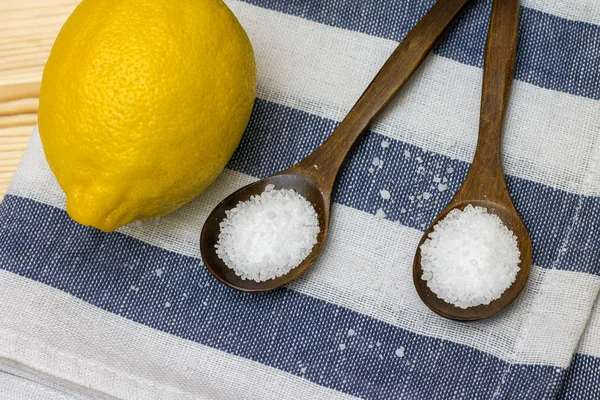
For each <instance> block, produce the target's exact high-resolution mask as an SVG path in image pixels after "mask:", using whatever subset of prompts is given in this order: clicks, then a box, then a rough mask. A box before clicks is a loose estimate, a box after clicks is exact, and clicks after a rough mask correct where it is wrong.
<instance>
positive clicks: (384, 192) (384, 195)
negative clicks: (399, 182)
mask: <svg viewBox="0 0 600 400" xmlns="http://www.w3.org/2000/svg"><path fill="white" fill-rule="evenodd" d="M379 194H380V195H381V198H382V199H384V200H389V199H390V197H392V195H391V194H390V192H389V191H387V190H386V189H382V190H380V191H379Z"/></svg>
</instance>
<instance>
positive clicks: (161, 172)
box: [39, 0, 256, 231]
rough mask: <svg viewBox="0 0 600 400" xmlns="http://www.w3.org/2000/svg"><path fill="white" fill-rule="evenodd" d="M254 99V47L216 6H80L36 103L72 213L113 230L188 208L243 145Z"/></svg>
mask: <svg viewBox="0 0 600 400" xmlns="http://www.w3.org/2000/svg"><path fill="white" fill-rule="evenodd" d="M255 92H256V70H255V63H254V54H253V52H252V46H251V45H250V41H249V40H248V37H247V35H246V33H245V32H244V29H243V28H242V26H241V25H240V24H239V22H238V21H237V19H236V18H235V16H234V15H233V14H232V12H231V11H230V10H229V9H228V8H227V7H226V6H225V4H223V2H222V1H221V0H169V1H164V0H84V1H83V2H82V3H81V4H80V5H79V6H78V7H77V8H76V9H75V11H74V12H73V14H72V15H71V16H70V17H69V19H68V20H67V22H66V23H65V25H64V26H63V28H62V29H61V31H60V33H59V35H58V37H57V39H56V42H55V43H54V46H53V48H52V52H51V53H50V57H49V59H48V63H47V64H46V67H45V69H44V75H43V78H42V87H41V92H40V104H39V130H40V136H41V140H42V145H43V147H44V152H45V154H46V158H47V160H48V164H49V165H50V168H51V169H52V171H53V172H54V174H55V175H56V178H57V180H58V183H59V184H60V186H61V188H62V189H63V190H64V191H65V193H66V196H67V212H68V213H69V215H70V216H71V218H73V219H74V220H75V221H77V222H79V223H81V224H84V225H90V226H94V227H96V228H99V229H102V230H103V231H112V230H114V229H117V228H118V227H120V226H122V225H125V224H127V223H129V222H132V221H134V220H137V219H147V218H152V217H156V216H160V215H164V214H166V213H169V212H171V211H173V210H175V209H177V208H178V207H180V206H182V205H183V204H185V203H186V202H188V201H189V200H191V199H193V198H194V197H195V196H197V195H198V194H199V193H201V192H202V191H203V190H204V189H205V188H206V187H207V186H208V185H209V184H210V183H211V182H212V181H213V180H214V179H215V178H216V177H217V175H218V174H219V172H220V171H221V170H222V169H223V167H224V166H225V164H226V163H227V161H228V160H229V158H230V157H231V155H232V153H233V151H234V150H235V148H236V146H237V145H238V143H239V141H240V138H241V136H242V133H243V131H244V129H245V127H246V125H247V123H248V120H249V118H250V113H251V111H252V105H253V102H254V96H255Z"/></svg>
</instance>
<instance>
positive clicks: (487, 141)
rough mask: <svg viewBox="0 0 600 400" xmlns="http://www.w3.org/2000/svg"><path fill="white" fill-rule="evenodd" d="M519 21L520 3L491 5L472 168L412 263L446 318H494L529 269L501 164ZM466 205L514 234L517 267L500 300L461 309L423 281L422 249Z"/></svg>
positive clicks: (526, 242)
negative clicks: (487, 214)
mask: <svg viewBox="0 0 600 400" xmlns="http://www.w3.org/2000/svg"><path fill="white" fill-rule="evenodd" d="M518 20H519V1H518V0H494V5H493V9H492V16H491V20H490V26H489V30H488V37H487V44H486V50H485V62H484V68H483V91H482V96H481V116H480V122H479V138H478V141H477V149H476V150H475V156H474V158H473V163H472V165H471V168H470V169H469V173H468V174H467V177H466V178H465V181H464V183H463V184H462V186H461V187H460V189H459V190H458V192H457V193H456V195H455V196H454V198H453V199H452V200H451V201H450V203H448V205H447V206H446V208H445V209H444V210H443V211H442V212H441V213H440V214H439V215H438V216H437V217H436V219H435V220H434V221H433V222H432V223H431V225H430V226H429V228H427V231H425V234H424V235H423V237H422V238H421V241H420V242H419V247H418V248H417V252H416V256H415V260H414V264H413V280H414V283H415V287H416V289H417V292H418V293H419V296H420V297H421V300H423V302H424V303H425V304H426V305H427V306H428V307H429V308H430V309H431V310H433V311H434V312H436V313H437V314H439V315H441V316H443V317H446V318H450V319H455V320H460V321H471V320H477V319H482V318H486V317H489V316H491V315H494V314H496V313H497V312H499V311H500V310H502V309H503V308H505V307H506V306H508V305H509V304H510V303H511V302H512V301H513V300H514V299H515V298H516V297H517V296H518V295H519V293H521V291H522V290H523V287H524V286H525V282H526V281H527V277H528V275H529V269H530V267H531V239H530V238H529V234H528V233H527V229H526V228H525V225H523V222H522V221H521V218H519V214H518V213H517V210H516V209H515V207H514V205H513V203H512V201H511V199H510V195H509V194H508V190H507V189H506V183H505V182H504V174H503V173H502V166H501V163H500V158H501V152H500V137H501V134H502V119H503V117H504V110H505V108H506V103H507V101H508V96H509V92H510V86H511V82H512V79H513V72H514V64H515V51H516V43H517V28H518ZM468 204H472V205H473V206H479V207H485V208H486V209H487V210H488V211H489V212H491V213H493V214H496V215H497V216H498V217H500V219H501V220H502V222H503V223H504V224H505V225H506V226H507V227H508V228H509V229H510V230H512V231H513V233H514V234H515V236H516V237H517V240H518V247H519V250H520V252H521V262H520V265H519V267H520V270H519V272H518V273H517V277H516V280H515V282H514V283H513V284H512V285H511V286H510V287H509V288H508V289H507V290H506V291H505V292H504V293H503V294H502V296H501V297H500V298H499V299H497V300H494V301H492V302H491V303H490V304H487V305H479V306H476V307H469V308H467V309H462V308H459V307H456V306H454V305H452V304H449V303H446V302H445V301H444V300H442V299H440V298H438V297H437V296H436V295H435V294H434V293H433V292H432V291H431V290H430V289H429V287H428V286H427V282H426V281H424V280H423V279H421V276H422V275H423V271H422V269H421V245H422V244H423V242H424V241H425V239H427V237H428V235H429V234H430V233H431V231H432V230H433V227H434V226H435V224H437V223H438V221H440V220H441V219H443V218H444V217H446V215H447V214H448V213H449V212H450V211H451V210H453V209H455V208H458V209H461V210H462V209H464V208H465V207H466V206H467V205H468Z"/></svg>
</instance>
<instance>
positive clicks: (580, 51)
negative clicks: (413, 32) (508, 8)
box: [244, 0, 600, 100]
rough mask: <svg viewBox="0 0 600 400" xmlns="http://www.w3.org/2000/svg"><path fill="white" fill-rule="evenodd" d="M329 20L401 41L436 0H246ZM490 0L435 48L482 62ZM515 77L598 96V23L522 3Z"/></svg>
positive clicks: (469, 61)
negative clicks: (543, 10)
mask: <svg viewBox="0 0 600 400" xmlns="http://www.w3.org/2000/svg"><path fill="white" fill-rule="evenodd" d="M244 1H246V2H247V3H250V4H253V5H256V6H260V7H263V8H268V9H271V10H276V11H280V12H284V13H286V14H291V15H295V16H299V17H302V18H305V19H309V20H312V21H316V22H320V23H323V24H327V25H330V26H335V27H339V28H343V29H348V30H353V31H357V32H362V33H366V34H369V35H372V36H377V37H382V38H386V39H391V40H395V41H398V42H399V41H401V40H402V38H404V36H406V34H407V33H408V32H409V31H410V29H412V27H413V26H414V25H415V24H416V23H417V22H418V20H419V19H420V18H422V17H423V15H425V13H426V12H427V10H429V8H430V7H431V6H432V5H433V4H434V3H435V1H434V0H395V1H390V0H362V1H356V0H337V1H329V2H327V1H323V0H296V1H280V0H244ZM490 13H491V0H484V1H475V2H474V3H473V4H472V5H471V6H470V7H469V8H468V9H467V10H466V11H465V13H464V14H463V15H461V16H460V17H459V19H458V21H457V23H456V25H455V26H454V27H452V28H451V30H450V31H449V32H448V35H447V36H446V37H445V38H444V39H443V40H442V42H441V43H440V44H439V45H438V47H437V48H436V49H435V50H434V52H435V53H436V54H439V55H441V56H443V57H447V58H450V59H452V60H455V61H458V62H461V63H464V64H468V65H473V66H478V67H482V65H483V51H484V47H485V39H486V35H487V27H488V21H489V16H490ZM515 78H516V79H518V80H520V81H523V82H527V83H530V84H533V85H536V86H539V87H543V88H546V89H551V90H557V91H561V92H565V93H570V94H574V95H578V96H584V97H589V98H592V99H596V100H598V99H600V26H597V25H594V24H590V23H586V22H580V21H573V20H569V19H565V18H561V17H557V16H555V15H551V14H548V13H544V12H541V11H538V10H534V9H531V8H526V7H521V12H520V27H519V42H518V50H517V61H516V68H515Z"/></svg>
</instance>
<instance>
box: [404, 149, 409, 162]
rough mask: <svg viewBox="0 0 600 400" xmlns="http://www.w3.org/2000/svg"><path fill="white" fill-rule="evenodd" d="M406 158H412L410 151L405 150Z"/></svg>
mask: <svg viewBox="0 0 600 400" xmlns="http://www.w3.org/2000/svg"><path fill="white" fill-rule="evenodd" d="M404 158H406V159H407V160H410V151H408V150H404Z"/></svg>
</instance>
